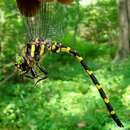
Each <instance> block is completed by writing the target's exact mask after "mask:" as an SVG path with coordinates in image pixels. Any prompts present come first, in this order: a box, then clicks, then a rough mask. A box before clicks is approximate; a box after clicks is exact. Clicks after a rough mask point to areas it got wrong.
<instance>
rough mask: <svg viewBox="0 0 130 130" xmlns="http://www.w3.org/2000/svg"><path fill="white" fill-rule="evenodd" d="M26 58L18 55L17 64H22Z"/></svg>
mask: <svg viewBox="0 0 130 130" xmlns="http://www.w3.org/2000/svg"><path fill="white" fill-rule="evenodd" d="M23 61H24V59H23V57H21V56H18V55H16V64H15V65H16V66H18V65H21V64H22V63H23Z"/></svg>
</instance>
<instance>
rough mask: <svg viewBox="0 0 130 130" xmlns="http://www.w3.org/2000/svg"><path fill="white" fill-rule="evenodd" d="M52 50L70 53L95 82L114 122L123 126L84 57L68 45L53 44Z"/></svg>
mask: <svg viewBox="0 0 130 130" xmlns="http://www.w3.org/2000/svg"><path fill="white" fill-rule="evenodd" d="M52 51H54V52H57V53H59V52H64V53H68V54H70V55H72V56H73V57H74V58H75V59H76V60H77V61H78V62H79V63H80V64H81V65H82V67H83V68H84V70H85V72H86V73H87V74H88V75H89V77H90V78H91V80H92V82H93V83H94V84H95V86H96V88H97V90H98V91H99V93H100V95H101V97H102V99H103V101H104V103H105V104H106V107H107V109H108V111H109V113H110V115H111V117H112V118H113V120H114V121H115V122H116V124H117V125H118V126H120V127H123V124H122V123H121V121H120V119H119V118H118V116H117V115H116V113H115V111H114V109H113V107H112V105H111V103H110V101H109V99H108V97H107V96H106V94H105V92H104V90H103V88H102V87H101V85H100V83H99V81H98V80H97V78H96V77H95V75H94V73H93V71H92V70H91V69H90V68H89V67H88V65H87V64H86V62H85V61H84V59H83V58H82V57H81V56H80V55H79V54H78V53H77V52H76V51H75V50H72V49H71V48H70V47H65V46H63V45H61V44H57V45H53V47H52Z"/></svg>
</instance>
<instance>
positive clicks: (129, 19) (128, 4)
mask: <svg viewBox="0 0 130 130" xmlns="http://www.w3.org/2000/svg"><path fill="white" fill-rule="evenodd" d="M127 9H128V29H129V46H130V0H127Z"/></svg>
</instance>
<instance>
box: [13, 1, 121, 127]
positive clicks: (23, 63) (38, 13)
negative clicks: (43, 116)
mask: <svg viewBox="0 0 130 130" xmlns="http://www.w3.org/2000/svg"><path fill="white" fill-rule="evenodd" d="M51 2H52V3H51ZM72 2H73V0H57V2H56V4H55V1H53V0H46V1H45V0H30V1H27V0H17V5H18V8H19V10H20V12H21V14H22V16H23V18H24V19H25V20H26V26H27V34H28V36H29V40H28V42H27V43H26V45H25V47H24V49H23V51H22V54H21V56H18V57H17V58H16V63H15V66H16V68H17V69H18V70H19V71H20V73H21V75H23V76H25V77H27V78H30V79H37V81H36V84H37V83H39V82H40V81H43V80H45V79H47V78H48V72H47V70H46V69H45V67H44V66H42V65H41V64H40V60H41V58H42V57H43V56H44V55H45V54H47V53H63V54H65V53H66V54H68V55H70V56H72V57H74V58H75V59H76V60H77V61H78V62H79V63H80V64H81V66H82V68H83V69H84V71H85V73H87V75H88V76H89V77H90V79H91V80H92V82H93V83H94V85H95V86H96V88H97V90H98V92H99V94H100V96H101V98H102V99H103V101H104V103H105V105H106V107H107V109H108V111H109V114H110V116H111V117H112V119H113V120H114V121H115V123H116V124H117V125H118V126H119V127H123V124H122V122H121V120H120V119H119V117H118V116H117V114H116V112H115V110H114V109H113V106H112V105H111V103H110V100H109V98H108V96H106V93H105V91H104V90H103V88H102V86H101V84H100V82H99V81H98V79H97V78H96V76H95V75H94V72H93V71H92V70H91V69H90V67H89V66H88V64H87V62H86V61H85V60H84V58H83V57H82V56H81V55H80V54H79V53H78V52H77V51H76V50H74V49H72V48H70V47H68V46H65V45H64V44H63V43H61V42H57V41H53V40H50V39H46V37H48V36H49V35H48V33H49V32H48V29H50V25H49V24H50V22H49V21H47V20H49V19H51V18H52V16H56V15H58V16H60V15H61V14H62V11H60V13H61V14H58V13H59V12H56V11H55V10H54V9H56V8H57V9H60V10H61V9H63V6H64V5H68V4H71V3H72ZM50 4H51V6H50ZM52 4H54V7H56V8H52ZM58 4H60V6H59V5H58ZM58 7H60V8H58ZM61 7H62V8H61ZM53 13H54V14H53ZM51 14H52V15H51ZM48 15H49V16H48ZM51 20H52V21H53V22H54V21H55V20H54V17H53V19H51ZM58 20H59V19H58ZM58 25H60V22H59V23H58ZM36 26H37V27H36ZM57 27H58V26H57ZM55 29H56V28H55ZM60 29H61V28H60ZM60 29H59V30H60ZM59 30H58V31H59ZM37 69H39V71H40V72H41V73H43V75H41V74H40V73H39V71H37Z"/></svg>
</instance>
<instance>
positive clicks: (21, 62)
mask: <svg viewBox="0 0 130 130" xmlns="http://www.w3.org/2000/svg"><path fill="white" fill-rule="evenodd" d="M15 67H16V68H17V69H18V70H19V71H21V72H25V71H27V69H28V64H27V61H26V58H25V57H23V56H18V55H17V56H16V63H15Z"/></svg>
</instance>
